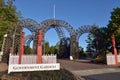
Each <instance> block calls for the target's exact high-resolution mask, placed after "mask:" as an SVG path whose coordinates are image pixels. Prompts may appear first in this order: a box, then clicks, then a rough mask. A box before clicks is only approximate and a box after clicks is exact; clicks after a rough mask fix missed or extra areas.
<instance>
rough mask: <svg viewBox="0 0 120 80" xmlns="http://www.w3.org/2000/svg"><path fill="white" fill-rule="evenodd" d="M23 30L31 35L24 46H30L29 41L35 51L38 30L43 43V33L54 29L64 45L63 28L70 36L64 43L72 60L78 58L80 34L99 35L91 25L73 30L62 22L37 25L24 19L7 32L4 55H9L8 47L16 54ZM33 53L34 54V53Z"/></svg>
mask: <svg viewBox="0 0 120 80" xmlns="http://www.w3.org/2000/svg"><path fill="white" fill-rule="evenodd" d="M24 28H27V29H28V30H29V31H31V33H32V35H29V36H27V37H26V41H25V44H26V45H28V46H30V43H31V41H33V48H34V50H36V48H37V47H36V46H37V41H38V40H37V36H36V35H37V34H38V30H42V31H43V42H44V36H45V33H46V32H47V31H48V30H49V29H51V28H54V29H55V30H56V32H57V34H58V37H59V39H60V40H63V43H64V41H65V40H64V39H65V38H66V36H65V33H64V29H63V28H65V29H66V30H67V31H68V33H69V35H70V39H69V41H68V39H66V41H65V42H69V43H70V56H73V58H76V57H77V56H78V55H77V51H78V40H79V37H80V36H81V35H82V34H84V33H93V34H95V35H96V36H97V35H100V34H99V32H97V29H98V28H96V27H95V26H93V25H92V26H91V25H85V26H81V27H79V28H78V29H76V30H74V29H73V27H72V26H71V25H70V24H69V23H67V22H66V21H64V20H55V19H48V20H45V21H43V22H41V23H40V24H38V23H37V22H36V21H34V20H32V19H25V20H21V21H19V22H17V23H16V24H14V25H13V26H12V27H10V29H9V32H8V37H7V38H6V41H5V43H7V44H5V46H4V52H3V54H4V55H6V54H8V53H9V49H10V47H12V48H13V49H12V52H13V53H16V51H17V50H18V49H19V46H20V40H21V34H22V31H23V29H24ZM6 45H9V46H6ZM43 46H44V45H43ZM43 50H44V49H43ZM18 51H19V50H18ZM33 52H34V53H36V52H35V51H33ZM43 52H44V51H43Z"/></svg>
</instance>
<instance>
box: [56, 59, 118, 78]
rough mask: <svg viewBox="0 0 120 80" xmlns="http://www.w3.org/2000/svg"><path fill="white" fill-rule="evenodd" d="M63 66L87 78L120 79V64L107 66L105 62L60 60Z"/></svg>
mask: <svg viewBox="0 0 120 80" xmlns="http://www.w3.org/2000/svg"><path fill="white" fill-rule="evenodd" d="M58 62H60V63H61V67H64V68H65V69H67V70H69V71H71V72H72V73H73V74H75V75H76V76H79V77H81V76H82V77H84V78H85V80H120V65H117V66H107V65H105V64H92V63H90V62H89V61H83V60H77V61H69V60H58Z"/></svg>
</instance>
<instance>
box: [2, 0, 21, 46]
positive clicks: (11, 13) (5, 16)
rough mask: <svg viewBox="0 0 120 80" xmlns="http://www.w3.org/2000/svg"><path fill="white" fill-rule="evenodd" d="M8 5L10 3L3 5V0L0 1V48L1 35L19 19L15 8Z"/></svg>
mask: <svg viewBox="0 0 120 80" xmlns="http://www.w3.org/2000/svg"><path fill="white" fill-rule="evenodd" d="M9 1H10V0H9ZM9 3H10V2H8V3H7V4H5V3H4V0H0V48H1V46H2V43H3V35H4V34H6V33H7V30H8V29H9V27H11V25H12V24H13V23H16V22H17V21H18V19H19V16H18V13H17V12H16V8H15V6H14V5H12V4H11V5H10V4H9ZM8 4H9V5H8Z"/></svg>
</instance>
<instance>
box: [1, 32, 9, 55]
mask: <svg viewBox="0 0 120 80" xmlns="http://www.w3.org/2000/svg"><path fill="white" fill-rule="evenodd" d="M6 37H7V34H5V35H4V39H3V44H2V49H1V52H0V55H3V49H4V46H5V39H6Z"/></svg>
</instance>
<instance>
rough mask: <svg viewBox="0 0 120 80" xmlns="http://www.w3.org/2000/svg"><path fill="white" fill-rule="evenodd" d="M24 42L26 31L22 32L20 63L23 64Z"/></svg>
mask: <svg viewBox="0 0 120 80" xmlns="http://www.w3.org/2000/svg"><path fill="white" fill-rule="evenodd" d="M24 42H25V33H24V32H22V35H21V42H20V52H19V60H18V64H21V62H22V56H23V54H24Z"/></svg>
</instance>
